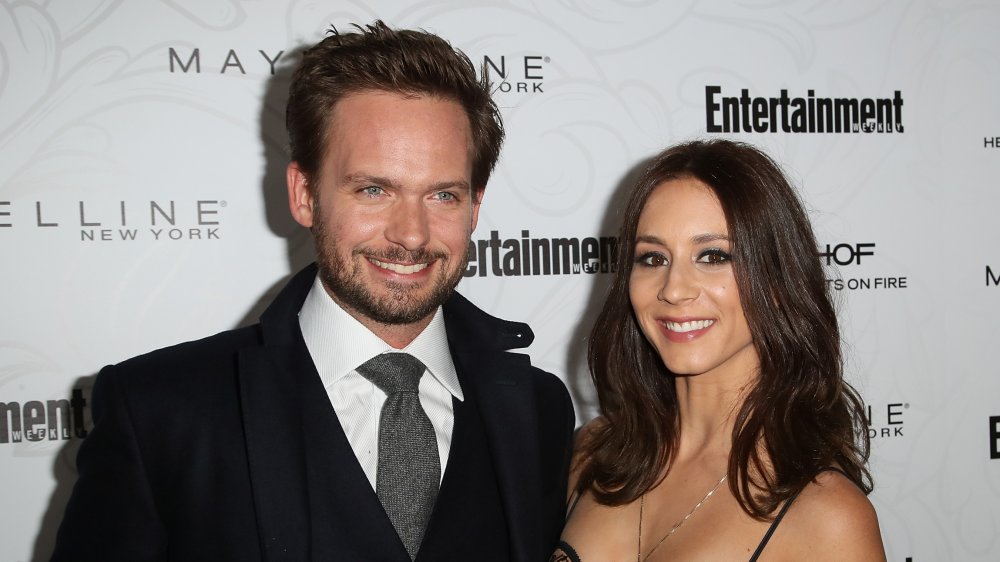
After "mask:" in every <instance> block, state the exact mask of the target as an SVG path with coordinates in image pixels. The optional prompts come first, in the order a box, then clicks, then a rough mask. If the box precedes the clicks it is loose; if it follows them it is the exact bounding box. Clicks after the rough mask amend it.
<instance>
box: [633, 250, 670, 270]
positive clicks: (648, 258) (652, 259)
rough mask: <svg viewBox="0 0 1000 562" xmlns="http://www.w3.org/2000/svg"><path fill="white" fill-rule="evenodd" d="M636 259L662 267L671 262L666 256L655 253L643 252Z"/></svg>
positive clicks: (644, 263) (652, 265) (649, 264)
mask: <svg viewBox="0 0 1000 562" xmlns="http://www.w3.org/2000/svg"><path fill="white" fill-rule="evenodd" d="M635 261H636V262H638V263H639V264H641V265H644V266H647V267H661V266H664V265H668V264H669V263H670V262H669V261H668V260H667V258H666V256H664V255H663V254H655V253H648V254H643V255H641V256H639V259H637V260H635Z"/></svg>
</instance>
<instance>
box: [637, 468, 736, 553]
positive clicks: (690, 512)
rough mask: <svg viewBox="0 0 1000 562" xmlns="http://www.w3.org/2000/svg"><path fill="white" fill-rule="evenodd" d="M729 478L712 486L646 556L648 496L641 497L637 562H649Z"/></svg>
mask: <svg viewBox="0 0 1000 562" xmlns="http://www.w3.org/2000/svg"><path fill="white" fill-rule="evenodd" d="M727 476H729V475H728V474H723V475H722V478H721V479H720V480H719V481H718V483H716V484H715V486H712V489H711V490H709V491H708V493H707V494H705V497H703V498H701V501H700V502H698V503H696V504H694V507H692V508H691V511H689V512H687V515H685V516H684V517H682V518H681V520H680V521H678V522H676V523H674V526H673V527H671V528H670V530H669V531H667V534H665V535H663V538H662V539H660V540H659V541H658V542H657V543H656V544H655V545H653V548H651V549H650V550H649V552H647V553H646V556H643V555H642V508H643V506H644V505H645V503H646V494H643V495H642V496H640V497H639V547H638V552H636V555H635V559H636V561H637V562H646V560H649V557H650V556H652V555H653V552H654V551H655V550H656V549H657V548H659V547H660V545H661V544H663V541H665V540H667V539H669V538H670V535H673V534H674V533H675V532H676V531H677V529H680V528H681V525H683V524H684V523H685V522H686V521H687V520H688V519H690V518H691V516H692V515H694V512H695V511H698V508H699V507H701V504H703V503H705V502H707V501H708V498H710V497H712V494H714V493H715V491H716V490H718V489H719V486H721V485H722V483H723V482H725V481H726V477H727Z"/></svg>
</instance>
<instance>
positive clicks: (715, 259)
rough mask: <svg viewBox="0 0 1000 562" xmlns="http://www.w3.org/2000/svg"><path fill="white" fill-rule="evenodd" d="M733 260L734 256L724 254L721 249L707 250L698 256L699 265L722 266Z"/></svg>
mask: <svg viewBox="0 0 1000 562" xmlns="http://www.w3.org/2000/svg"><path fill="white" fill-rule="evenodd" d="M732 259H733V256H731V255H729V253H727V252H724V251H722V250H719V249H712V250H705V251H704V252H702V253H701V255H700V256H698V263H707V264H710V265H721V264H723V263H726V262H728V261H730V260H732Z"/></svg>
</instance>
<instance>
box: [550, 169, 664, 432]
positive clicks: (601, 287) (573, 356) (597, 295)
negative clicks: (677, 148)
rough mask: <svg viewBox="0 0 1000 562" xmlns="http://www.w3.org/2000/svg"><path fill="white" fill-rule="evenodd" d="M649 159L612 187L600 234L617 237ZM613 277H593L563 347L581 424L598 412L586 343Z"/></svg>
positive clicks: (568, 383)
mask: <svg viewBox="0 0 1000 562" xmlns="http://www.w3.org/2000/svg"><path fill="white" fill-rule="evenodd" d="M651 161H652V157H648V158H644V159H643V160H641V161H640V162H639V163H637V164H635V165H634V166H632V167H631V168H629V169H628V170H627V171H626V172H625V175H623V176H622V178H621V179H620V180H619V181H618V184H617V185H616V186H615V187H614V190H613V191H612V192H611V196H610V197H609V198H608V204H607V207H606V208H605V210H604V217H603V218H602V219H601V226H600V230H598V232H600V233H602V234H601V235H602V236H603V235H612V236H618V229H619V228H620V227H621V211H622V209H623V208H624V206H625V201H626V200H627V199H628V194H629V192H630V191H632V187H633V186H634V185H635V183H636V181H637V180H638V179H639V176H640V175H641V174H642V171H643V170H644V169H645V168H646V166H647V165H649V163H650V162H651ZM618 252H619V254H620V253H621V252H631V249H630V248H622V247H621V246H618ZM616 267H617V265H616ZM613 278H614V274H611V273H608V274H604V275H597V276H595V277H594V283H593V284H592V285H591V288H590V296H589V297H588V298H587V306H586V307H585V308H584V312H583V316H582V317H581V318H580V319H579V320H578V321H577V323H576V326H575V327H574V328H573V331H572V332H571V333H570V336H569V337H570V342H569V346H568V347H567V349H566V386H567V387H568V388H569V393H570V396H572V397H573V403H574V404H575V405H576V415H577V419H579V420H582V423H586V422H587V421H589V420H590V419H592V418H594V417H595V416H596V415H597V414H598V404H597V396H596V394H595V393H594V385H593V383H592V382H591V379H590V369H589V367H588V365H587V345H588V342H589V341H590V332H591V330H592V329H593V328H594V323H595V322H596V321H597V316H598V315H599V314H600V313H601V308H602V307H603V306H604V300H605V299H606V298H607V294H608V289H610V288H611V280H612V279H613Z"/></svg>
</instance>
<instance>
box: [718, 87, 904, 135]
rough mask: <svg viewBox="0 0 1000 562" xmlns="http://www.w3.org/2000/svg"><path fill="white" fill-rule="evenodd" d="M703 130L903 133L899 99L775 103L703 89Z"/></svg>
mask: <svg viewBox="0 0 1000 562" xmlns="http://www.w3.org/2000/svg"><path fill="white" fill-rule="evenodd" d="M705 127H706V129H707V131H708V132H709V133H777V132H779V131H780V132H782V133H902V132H903V95H902V93H901V92H900V91H899V90H896V91H894V92H893V95H892V97H887V98H841V97H836V98H830V97H817V96H816V91H815V90H807V91H806V96H805V97H790V96H789V95H788V90H781V91H780V92H779V94H778V96H777V97H764V96H751V95H750V90H748V89H747V88H743V89H742V90H740V95H738V96H736V95H724V94H723V91H722V86H705Z"/></svg>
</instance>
